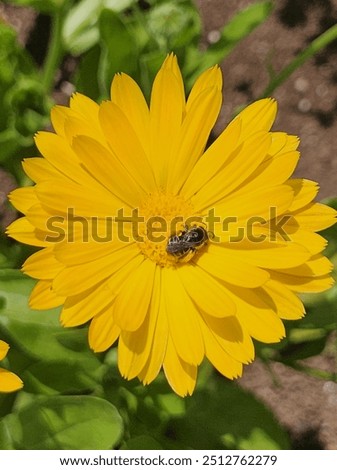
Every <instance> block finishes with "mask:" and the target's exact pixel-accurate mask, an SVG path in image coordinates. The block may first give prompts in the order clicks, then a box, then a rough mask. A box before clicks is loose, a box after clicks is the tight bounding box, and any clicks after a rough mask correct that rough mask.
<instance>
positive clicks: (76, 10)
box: [62, 0, 135, 55]
mask: <svg viewBox="0 0 337 470" xmlns="http://www.w3.org/2000/svg"><path fill="white" fill-rule="evenodd" d="M134 3H135V0H81V1H80V2H78V3H76V4H75V5H74V7H73V8H71V9H70V10H69V12H68V14H67V16H66V18H65V21H64V24H63V31H62V39H63V45H64V47H65V49H66V50H67V51H68V52H70V53H71V54H74V55H80V54H83V53H84V52H86V51H88V50H89V49H91V48H92V47H93V46H95V45H96V44H97V43H98V42H99V39H100V31H99V26H98V23H99V19H100V15H101V12H102V11H103V10H104V9H107V10H110V11H114V12H118V13H119V12H121V11H123V10H125V9H126V8H129V7H131V6H132V5H133V4H134Z"/></svg>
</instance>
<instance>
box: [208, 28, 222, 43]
mask: <svg viewBox="0 0 337 470" xmlns="http://www.w3.org/2000/svg"><path fill="white" fill-rule="evenodd" d="M220 38H221V33H220V31H218V30H217V29H214V30H213V31H210V32H209V33H208V34H207V41H208V42H209V44H215V43H216V42H218V41H219V39H220Z"/></svg>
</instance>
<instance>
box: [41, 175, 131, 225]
mask: <svg viewBox="0 0 337 470" xmlns="http://www.w3.org/2000/svg"><path fill="white" fill-rule="evenodd" d="M36 194H37V197H38V199H39V201H40V202H41V204H42V205H43V206H45V207H46V208H49V209H51V210H53V211H55V212H56V213H58V214H69V211H70V209H73V210H74V214H75V215H76V216H84V217H111V216H114V215H116V214H117V211H118V209H120V208H122V207H123V204H122V202H121V201H119V200H118V199H117V198H116V197H114V195H113V194H111V193H109V192H108V191H107V190H104V188H103V187H102V189H101V190H100V191H99V190H97V189H95V191H88V188H87V187H86V186H80V185H79V184H76V183H71V182H69V183H68V182H66V181H64V182H62V185H60V181H59V180H49V181H45V182H43V183H39V184H38V185H37V186H36Z"/></svg>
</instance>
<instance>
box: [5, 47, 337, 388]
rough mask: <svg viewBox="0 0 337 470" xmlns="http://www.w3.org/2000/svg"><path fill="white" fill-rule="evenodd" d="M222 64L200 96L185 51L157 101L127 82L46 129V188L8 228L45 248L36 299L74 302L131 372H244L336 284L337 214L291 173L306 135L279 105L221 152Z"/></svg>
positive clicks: (167, 67) (50, 303)
mask: <svg viewBox="0 0 337 470" xmlns="http://www.w3.org/2000/svg"><path fill="white" fill-rule="evenodd" d="M221 87H222V78H221V73H220V70H219V68H218V67H217V66H216V67H212V68H211V69H209V70H207V71H206V72H204V73H203V74H202V75H201V76H200V77H199V78H198V80H197V81H196V83H195V85H194V87H193V88H192V91H191V93H190V95H189V97H188V99H187V100H186V98H185V92H184V84H183V80H182V77H181V73H180V70H179V67H178V64H177V60H176V57H175V56H174V55H169V56H168V57H167V59H166V60H165V62H164V63H163V65H162V67H161V69H160V70H159V72H158V74H157V76H156V78H155V80H154V84H153V88H152V94H151V103H150V106H149V107H148V105H147V103H146V101H145V99H144V97H143V95H142V93H141V90H140V89H139V87H138V86H137V84H136V83H135V82H134V81H133V80H132V79H131V78H130V77H129V76H128V75H125V74H118V75H116V76H115V77H114V79H113V82H112V86H111V101H105V102H103V103H102V104H101V105H97V104H96V103H94V102H93V101H91V100H90V99H89V98H87V97H85V96H83V95H81V94H79V93H76V94H75V95H74V96H73V97H72V98H71V102H70V107H69V108H68V107H63V106H56V107H54V109H53V110H52V115H51V118H52V123H53V126H54V129H55V133H51V132H40V133H38V134H37V136H36V144H37V147H38V149H39V151H40V152H41V154H42V155H43V158H29V159H26V160H25V161H24V169H25V171H26V173H27V175H28V176H29V177H30V178H31V179H32V180H33V181H34V182H35V183H36V184H35V186H33V187H28V188H21V189H17V190H15V191H14V192H13V193H12V194H11V196H10V199H11V201H12V203H13V204H14V206H15V207H16V208H17V209H18V210H19V211H21V212H22V213H23V214H25V217H23V218H21V219H19V220H17V221H15V222H14V223H13V224H12V225H11V226H10V227H9V228H8V234H9V235H10V236H11V237H13V238H15V239H16V240H19V241H21V242H23V243H27V244H30V245H34V246H37V247H41V248H42V249H41V250H40V251H38V252H37V253H35V254H33V255H32V256H31V257H30V258H29V259H28V260H27V261H26V262H25V264H24V266H23V271H24V272H25V273H26V274H28V275H30V276H32V277H33V278H36V279H39V282H38V283H37V284H36V287H35V288H34V290H33V292H32V295H31V298H30V305H31V307H32V308H34V309H48V308H51V307H55V306H59V305H63V309H62V313H61V323H62V325H64V326H66V327H71V326H77V325H82V324H84V323H87V322H90V326H89V344H90V346H91V348H92V349H93V350H94V351H96V352H98V351H105V350H107V349H108V348H109V347H110V346H112V345H113V344H114V343H115V341H117V340H118V366H119V369H120V372H121V374H122V375H123V377H126V378H127V379H132V378H134V377H138V378H139V379H140V380H141V381H142V382H143V383H144V384H148V383H150V382H152V381H153V380H154V379H155V377H156V376H157V375H158V373H159V371H160V370H161V368H163V370H164V373H165V375H166V377H167V380H168V382H169V384H170V385H171V387H172V388H173V390H174V391H175V392H176V393H178V394H179V395H182V396H184V395H187V394H191V393H192V392H193V389H194V387H195V383H196V379H197V369H198V365H199V364H201V362H202V361H203V359H204V357H207V358H208V360H209V361H210V362H211V363H212V364H213V365H214V367H216V368H217V369H218V371H219V372H220V373H221V374H223V375H224V376H226V377H229V378H236V377H238V376H240V375H241V373H242V365H243V364H247V363H250V362H251V361H252V360H253V358H254V346H253V341H252V338H255V339H257V340H259V341H262V342H265V343H273V342H277V341H280V339H281V338H283V337H284V334H285V330H284V326H283V322H282V320H283V319H286V320H295V319H298V318H301V317H302V316H303V315H304V308H303V305H302V302H301V301H300V299H299V298H298V296H297V293H298V292H320V291H323V290H325V289H328V288H329V287H330V286H331V285H332V282H333V281H332V279H331V277H330V275H329V272H330V271H331V263H330V262H329V261H328V259H327V258H325V257H324V256H322V255H321V254H320V253H321V252H322V251H323V249H324V248H325V245H326V241H325V240H324V239H323V238H322V237H321V236H320V235H318V234H317V233H315V232H317V231H319V230H322V229H324V228H326V227H329V226H331V225H332V224H333V223H334V222H335V211H334V210H333V209H331V208H329V207H326V206H324V205H322V204H319V203H315V202H313V200H314V198H315V196H316V194H317V191H318V186H317V184H316V183H314V182H312V181H308V180H304V179H289V178H290V177H291V175H292V173H293V171H294V169H295V167H296V164H297V161H298V158H299V153H298V151H297V150H296V149H297V147H298V139H297V137H294V136H289V135H287V134H286V133H284V132H271V131H270V128H271V126H272V124H273V121H274V119H275V115H276V103H275V101H274V100H272V99H263V100H260V101H257V102H256V103H254V104H252V105H250V106H248V107H247V108H246V109H245V110H244V111H242V112H241V113H240V114H239V115H238V116H237V117H236V118H235V119H234V120H233V121H232V122H231V123H230V124H229V126H228V127H227V128H226V129H225V130H224V131H223V132H222V134H221V135H220V136H219V137H218V138H217V140H215V142H214V143H213V144H212V145H211V146H210V147H209V148H207V150H205V146H206V142H207V140H208V137H209V134H210V131H211V129H212V127H213V125H214V123H215V121H216V119H217V116H218V113H219V110H220V107H221V100H222V93H221Z"/></svg>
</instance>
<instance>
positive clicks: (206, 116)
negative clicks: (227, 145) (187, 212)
mask: <svg viewBox="0 0 337 470" xmlns="http://www.w3.org/2000/svg"><path fill="white" fill-rule="evenodd" d="M221 101H222V94H221V91H220V90H218V89H217V88H216V87H213V88H208V89H206V90H205V91H203V92H202V93H201V94H200V95H199V96H198V97H197V98H196V99H195V100H194V102H193V104H192V105H191V110H190V112H188V113H187V115H186V117H185V119H184V121H183V124H182V126H181V129H180V131H179V134H178V138H177V140H176V143H175V147H173V160H172V165H170V168H169V174H168V188H169V189H170V190H171V191H172V192H173V193H174V194H177V193H178V191H179V190H180V189H181V187H182V186H183V184H184V183H185V181H186V180H187V178H188V176H189V174H190V173H191V171H192V169H193V167H194V165H195V163H196V161H197V160H198V159H199V158H200V156H201V155H202V153H203V151H204V149H205V146H206V143H207V139H208V137H209V134H210V132H211V129H212V127H213V126H214V124H215V121H216V119H217V117H218V114H219V111H220V107H221Z"/></svg>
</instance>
